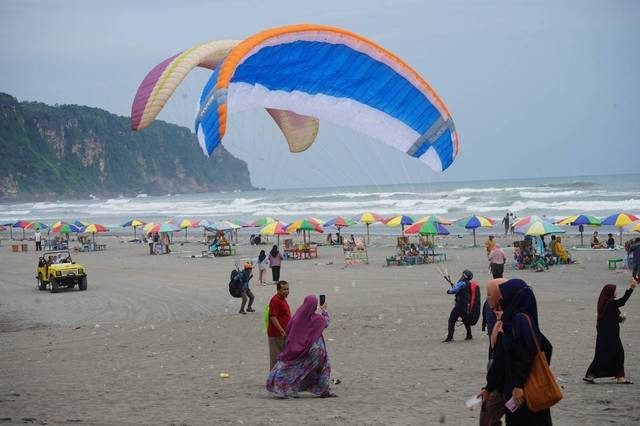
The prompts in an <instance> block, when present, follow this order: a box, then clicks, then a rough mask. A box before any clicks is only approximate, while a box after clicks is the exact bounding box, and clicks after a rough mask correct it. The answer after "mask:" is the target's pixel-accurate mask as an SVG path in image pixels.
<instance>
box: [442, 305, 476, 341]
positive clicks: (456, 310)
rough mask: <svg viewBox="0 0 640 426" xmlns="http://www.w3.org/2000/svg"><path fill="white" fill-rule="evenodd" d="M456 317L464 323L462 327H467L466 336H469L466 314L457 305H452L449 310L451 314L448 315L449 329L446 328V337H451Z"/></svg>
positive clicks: (469, 328) (469, 330) (469, 327)
mask: <svg viewBox="0 0 640 426" xmlns="http://www.w3.org/2000/svg"><path fill="white" fill-rule="evenodd" d="M458 318H461V319H462V322H463V323H464V328H466V329H467V337H471V326H470V325H469V322H468V321H467V320H466V314H465V312H464V311H463V310H462V309H460V308H458V307H457V306H454V307H453V309H452V310H451V315H449V329H448V333H447V339H449V340H450V339H453V331H454V330H455V328H456V321H458Z"/></svg>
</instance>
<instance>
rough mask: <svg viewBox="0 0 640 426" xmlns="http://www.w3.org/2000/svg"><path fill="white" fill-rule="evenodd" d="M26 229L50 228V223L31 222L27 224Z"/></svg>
mask: <svg viewBox="0 0 640 426" xmlns="http://www.w3.org/2000/svg"><path fill="white" fill-rule="evenodd" d="M25 229H35V230H38V229H49V225H47V224H46V223H42V222H30V223H29V224H28V225H27V226H25Z"/></svg>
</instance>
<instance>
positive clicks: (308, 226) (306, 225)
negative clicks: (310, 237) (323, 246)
mask: <svg viewBox="0 0 640 426" xmlns="http://www.w3.org/2000/svg"><path fill="white" fill-rule="evenodd" d="M294 231H302V241H303V242H304V243H305V244H306V243H307V234H306V233H307V231H308V232H311V231H315V232H319V233H323V232H324V231H323V230H322V227H320V226H318V225H317V224H315V223H312V222H309V221H308V220H306V219H298V220H296V221H294V222H293V223H292V224H291V225H289V226H287V232H290V233H291V232H294Z"/></svg>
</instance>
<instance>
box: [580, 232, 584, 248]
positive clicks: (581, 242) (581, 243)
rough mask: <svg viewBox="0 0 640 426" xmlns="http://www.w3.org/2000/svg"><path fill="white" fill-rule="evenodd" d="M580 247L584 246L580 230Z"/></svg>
mask: <svg viewBox="0 0 640 426" xmlns="http://www.w3.org/2000/svg"><path fill="white" fill-rule="evenodd" d="M580 247H584V231H580Z"/></svg>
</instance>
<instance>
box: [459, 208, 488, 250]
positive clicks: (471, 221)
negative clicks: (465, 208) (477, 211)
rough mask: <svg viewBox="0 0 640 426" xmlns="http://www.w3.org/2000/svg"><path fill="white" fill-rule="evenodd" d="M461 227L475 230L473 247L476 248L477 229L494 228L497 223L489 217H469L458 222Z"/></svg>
mask: <svg viewBox="0 0 640 426" xmlns="http://www.w3.org/2000/svg"><path fill="white" fill-rule="evenodd" d="M458 222H459V223H460V226H463V227H464V228H466V229H471V230H473V246H474V247H476V229H477V228H492V227H493V225H494V223H495V221H494V220H493V219H491V218H490V217H487V216H478V215H474V216H469V217H465V218H462V219H460V220H458Z"/></svg>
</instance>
